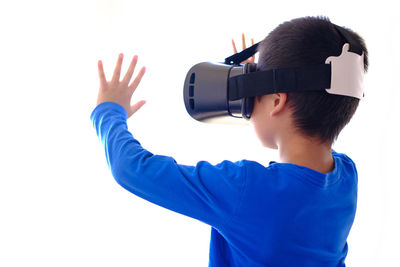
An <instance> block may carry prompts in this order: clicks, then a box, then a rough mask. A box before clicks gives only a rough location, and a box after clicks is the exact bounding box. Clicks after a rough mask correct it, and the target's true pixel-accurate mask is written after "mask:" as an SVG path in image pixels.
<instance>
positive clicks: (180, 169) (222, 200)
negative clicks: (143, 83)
mask: <svg viewBox="0 0 400 267" xmlns="http://www.w3.org/2000/svg"><path fill="white" fill-rule="evenodd" d="M122 58H123V56H122V54H120V56H119V58H118V62H117V66H116V68H115V71H114V76H113V78H112V81H111V82H107V81H106V79H105V75H104V71H103V67H102V63H101V61H99V64H98V67H99V76H100V90H99V96H98V101H97V104H98V105H97V107H96V108H95V110H94V111H93V113H92V115H91V120H92V122H93V125H94V127H95V128H96V131H97V135H98V136H99V137H100V138H101V140H102V143H103V145H104V148H105V151H106V157H107V162H108V165H109V167H110V169H111V171H112V174H113V176H114V178H115V180H116V181H117V182H118V183H119V184H120V185H121V186H122V187H124V188H125V189H127V190H128V191H130V192H132V193H134V194H135V195H137V196H139V197H142V198H144V199H146V200H148V201H150V202H152V203H155V204H157V205H160V206H163V207H165V208H167V209H170V210H173V211H176V212H178V213H181V214H184V215H187V216H190V217H192V218H195V219H198V220H200V221H203V222H205V223H207V224H209V225H212V226H214V227H216V228H219V229H221V227H223V226H224V225H225V224H226V223H228V221H229V219H230V218H232V216H234V214H235V211H236V209H237V207H238V206H239V204H240V199H241V196H242V194H243V191H244V187H245V167H244V165H243V162H236V163H233V162H229V161H223V162H221V163H220V164H217V165H215V166H214V165H211V164H210V163H208V162H206V161H200V162H199V163H198V164H197V165H196V166H186V165H181V164H178V163H177V162H176V161H175V160H174V159H173V158H172V157H167V156H160V155H153V154H152V153H150V152H149V151H147V150H146V149H144V148H143V147H142V146H141V145H140V143H139V142H138V141H137V140H136V139H135V138H134V137H133V136H132V134H131V133H130V132H129V131H128V127H127V124H126V120H127V118H129V117H130V116H131V115H132V114H133V113H135V112H136V111H137V110H138V109H139V108H140V107H141V106H142V105H143V104H144V101H140V102H138V103H136V104H135V105H133V106H131V105H130V99H131V97H132V94H133V92H134V91H135V89H136V88H137V86H138V84H139V82H140V79H141V78H142V77H143V74H144V68H142V70H141V71H140V72H139V74H138V76H137V77H136V78H135V80H134V81H133V82H132V84H131V85H130V86H128V83H129V80H130V78H131V77H132V74H133V71H134V68H135V65H136V63H137V57H136V56H135V57H134V58H133V60H132V62H131V65H130V67H129V69H128V72H127V74H126V75H125V78H124V80H123V81H122V82H119V75H120V70H121V64H122Z"/></svg>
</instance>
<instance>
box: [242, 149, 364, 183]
mask: <svg viewBox="0 0 400 267" xmlns="http://www.w3.org/2000/svg"><path fill="white" fill-rule="evenodd" d="M332 156H333V158H334V161H335V167H334V169H333V170H332V171H331V172H329V173H321V172H318V171H316V170H313V169H311V168H308V167H305V166H301V165H297V164H293V163H279V162H276V161H270V162H269V164H268V165H264V164H262V163H260V162H257V161H253V160H241V161H240V164H241V165H244V166H245V167H246V173H247V175H248V176H250V177H252V178H253V179H257V178H256V177H258V178H260V179H265V178H268V180H270V181H273V180H280V181H281V182H283V181H284V180H286V179H291V180H293V178H298V179H299V180H301V181H302V182H303V181H304V180H306V181H308V182H311V183H313V184H314V185H317V186H322V187H325V186H328V185H332V184H334V183H336V182H338V181H339V180H340V179H342V178H343V177H350V179H352V180H355V181H357V176H358V174H357V169H356V165H355V163H354V162H353V160H352V159H351V158H350V157H349V156H347V155H346V154H344V153H338V152H336V151H335V150H333V149H332ZM304 178H306V179H304Z"/></svg>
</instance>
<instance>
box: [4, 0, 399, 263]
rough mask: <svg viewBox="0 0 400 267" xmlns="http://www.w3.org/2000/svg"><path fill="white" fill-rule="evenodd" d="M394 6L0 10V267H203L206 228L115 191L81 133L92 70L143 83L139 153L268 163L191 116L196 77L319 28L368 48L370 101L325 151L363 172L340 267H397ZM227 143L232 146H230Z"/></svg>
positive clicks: (253, 147)
mask: <svg viewBox="0 0 400 267" xmlns="http://www.w3.org/2000/svg"><path fill="white" fill-rule="evenodd" d="M396 10H398V9H397V8H395V5H394V1H393V2H389V1H379V2H376V1H329V3H328V2H327V1H293V2H292V1H284V0H282V1H232V0H230V1H221V0H220V1H205V0H202V1H151V0H147V1H123V0H101V1H93V0H91V1H84V0H81V1H77V0H75V1H56V0H53V1H43V0H38V1H28V0H26V1H12V2H11V1H2V2H1V4H0V25H1V26H0V27H1V28H0V29H1V42H0V48H1V49H0V75H1V76H0V77H1V98H0V116H1V117H0V123H1V131H0V145H1V146H0V149H1V152H2V153H1V161H0V164H1V168H0V266H207V263H208V249H209V239H210V236H209V235H210V227H209V226H207V225H205V224H203V223H201V222H199V221H196V220H194V219H191V218H188V217H185V216H182V215H179V214H176V213H174V212H171V211H168V210H165V209H163V208H160V207H158V206H156V205H154V204H151V203H148V202H146V201H144V200H142V199H140V198H138V197H136V196H134V195H132V194H131V193H129V192H128V191H125V190H124V189H122V187H120V186H119V185H118V184H117V183H116V182H115V181H114V179H113V177H112V176H111V173H110V172H109V170H108V167H107V164H106V160H105V156H104V151H103V149H102V147H101V145H100V142H99V140H98V139H97V137H96V133H95V131H94V129H93V128H92V125H91V122H90V120H89V116H90V113H91V112H92V110H93V108H94V107H95V103H96V97H97V90H98V86H99V85H98V76H97V60H98V59H102V60H103V63H104V66H105V71H106V76H107V78H111V74H112V70H113V68H114V66H115V63H116V60H117V56H118V53H120V52H123V53H124V54H125V62H124V65H123V71H124V70H126V69H127V67H128V66H127V65H128V62H129V61H128V60H130V59H131V58H132V56H133V55H134V54H138V55H139V66H142V65H145V66H146V67H147V73H146V75H145V77H144V78H143V80H142V83H141V85H140V87H139V88H138V90H137V91H136V93H135V95H134V101H135V100H140V99H146V100H147V104H146V105H145V106H144V107H143V108H142V109H141V110H140V111H139V112H138V113H137V114H135V115H134V116H133V117H132V118H131V119H130V120H129V121H128V124H129V128H130V130H131V131H132V132H133V134H134V135H135V137H136V138H137V139H138V140H139V141H140V142H141V143H142V145H143V146H144V147H145V148H147V149H148V150H150V151H151V152H153V153H156V154H163V155H169V156H173V157H174V158H175V159H176V160H177V161H178V162H179V163H182V164H195V163H196V162H197V161H199V160H208V161H210V162H212V163H218V162H220V161H222V160H224V159H227V160H240V159H243V158H246V159H249V160H257V161H259V162H261V163H263V164H265V165H267V164H268V162H269V161H270V160H277V154H276V151H273V150H268V149H265V148H262V147H261V145H260V143H259V141H258V140H257V138H256V136H255V134H254V133H253V132H252V129H251V127H245V126H226V125H208V124H202V123H198V122H196V121H194V120H193V119H191V118H190V117H189V115H187V113H186V111H185V108H184V105H183V100H182V98H183V97H182V88H183V81H184V78H185V75H186V72H187V71H188V70H189V68H190V67H191V66H192V65H194V64H195V63H198V62H202V61H216V62H218V61H221V60H223V59H224V58H225V57H226V56H229V55H230V54H232V47H231V38H235V39H236V41H237V43H240V36H241V33H242V32H244V33H246V35H247V36H248V37H254V39H255V41H260V40H262V39H263V38H264V37H265V36H266V35H267V34H268V33H269V32H270V31H271V30H272V29H273V28H275V27H276V26H277V25H278V24H280V23H281V22H284V21H286V20H290V19H293V18H297V17H302V16H307V15H313V16H314V15H325V16H328V17H329V18H330V19H331V21H332V22H334V23H336V24H338V25H342V26H347V27H350V28H352V29H353V30H355V31H356V32H358V33H359V34H360V35H361V36H363V37H364V38H365V40H366V43H367V47H368V49H369V52H370V69H369V73H368V75H367V76H366V88H365V90H366V93H365V94H366V98H365V99H364V100H363V101H362V103H361V104H360V106H359V109H358V111H357V112H356V115H355V117H354V118H353V120H352V121H351V122H350V124H349V125H348V126H347V127H346V128H345V130H344V131H343V132H342V134H341V136H340V137H339V139H338V141H337V142H336V144H335V145H334V149H335V150H337V151H338V152H342V153H346V154H347V155H349V156H350V157H351V158H352V159H353V160H354V161H355V162H356V164H357V167H358V172H359V198H358V210H357V215H356V219H355V222H354V225H353V228H352V231H351V233H350V236H349V238H348V243H349V254H348V257H347V261H346V263H347V265H348V266H363V267H364V266H400V260H399V258H398V255H397V254H398V251H399V248H400V247H399V244H398V240H399V239H400V231H399V227H398V226H399V225H400V218H399V203H400V194H399V193H398V188H399V186H400V182H399V178H400V175H399V174H398V171H397V167H398V158H399V156H398V152H399V149H400V146H399V140H398V137H399V136H400V132H399V127H398V122H399V119H398V115H400V109H399V104H398V102H399V97H400V95H399V91H398V89H399V88H398V86H396V85H397V84H396V83H395V82H397V79H396V78H397V77H398V71H399V67H398V65H397V64H396V63H397V62H399V61H400V56H399V52H398V51H399V50H398V48H397V45H398V44H399V41H400V39H399V36H398V34H399V31H398V27H397V26H395V23H396V24H398V23H397V20H396V19H395V18H396V16H397V15H398V12H397V11H396ZM233 143H235V145H234V146H232V144H233Z"/></svg>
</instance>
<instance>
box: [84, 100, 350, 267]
mask: <svg viewBox="0 0 400 267" xmlns="http://www.w3.org/2000/svg"><path fill="white" fill-rule="evenodd" d="M126 119H127V115H126V111H125V109H124V108H123V107H122V106H120V105H118V104H116V103H112V102H106V103H102V104H100V105H98V106H97V107H96V108H95V109H94V111H93V112H92V114H91V120H92V123H93V125H94V127H95V129H96V131H97V135H98V136H99V138H100V139H101V141H102V143H103V145H104V148H105V152H106V158H107V162H108V165H109V167H110V169H111V172H112V174H113V176H114V178H115V180H116V181H117V182H118V183H119V184H120V185H121V186H122V187H124V188H125V189H126V190H128V191H130V192H132V193H133V194H135V195H137V196H139V197H141V198H144V199H146V200H148V201H150V202H152V203H155V204H157V205H160V206H162V207H165V208H167V209H170V210H173V211H175V212H178V213H181V214H184V215H187V216H190V217H192V218H195V219H197V220H200V221H202V222H204V223H206V224H209V225H210V226H212V228H211V241H210V258H209V266H308V267H312V266H345V264H344V260H345V257H346V254H347V250H348V247H347V242H346V239H347V236H348V234H349V231H350V228H351V226H352V224H353V220H354V216H355V212H356V202H357V171H356V167H355V164H354V163H353V161H352V160H351V159H350V158H349V157H347V156H346V155H345V154H340V153H336V152H335V151H333V150H332V155H333V158H334V160H335V168H334V170H333V171H332V172H330V173H328V174H323V173H320V172H317V171H315V170H312V169H310V168H307V167H303V166H299V165H296V164H291V163H276V162H273V161H272V162H270V164H269V166H268V167H264V166H263V165H261V164H259V163H257V162H254V161H248V160H241V161H237V162H230V161H223V162H221V163H219V164H217V165H212V164H210V163H208V162H206V161H200V162H198V163H197V165H196V166H187V165H181V164H178V163H177V162H176V161H175V160H174V159H173V158H172V157H167V156H160V155H153V154H152V153H150V152H149V151H147V150H146V149H144V148H143V147H142V146H141V145H140V143H139V142H138V141H137V140H136V139H135V138H134V137H133V136H132V134H131V133H130V132H129V131H128V127H127V124H126Z"/></svg>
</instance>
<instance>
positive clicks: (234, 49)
mask: <svg viewBox="0 0 400 267" xmlns="http://www.w3.org/2000/svg"><path fill="white" fill-rule="evenodd" d="M232 46H233V53H234V54H236V53H237V49H236V45H235V41H234V40H233V39H232Z"/></svg>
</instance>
